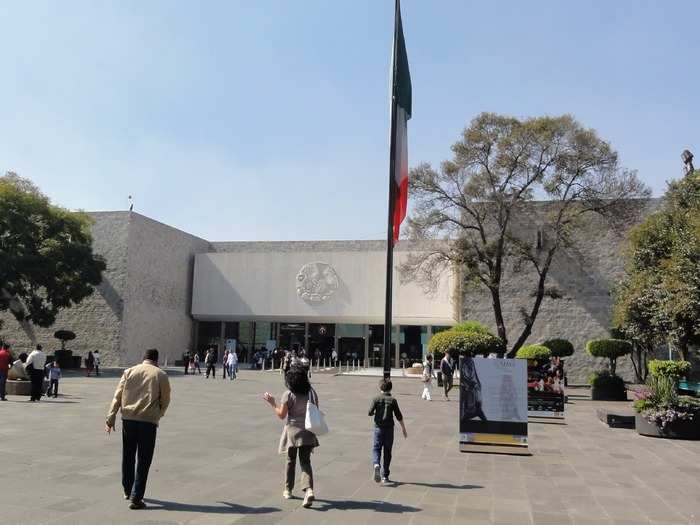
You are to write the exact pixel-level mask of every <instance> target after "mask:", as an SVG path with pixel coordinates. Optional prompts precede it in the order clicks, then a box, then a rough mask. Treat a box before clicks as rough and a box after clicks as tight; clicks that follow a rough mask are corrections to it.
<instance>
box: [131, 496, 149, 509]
mask: <svg viewBox="0 0 700 525" xmlns="http://www.w3.org/2000/svg"><path fill="white" fill-rule="evenodd" d="M129 508H130V509H131V510H141V509H145V508H146V504H145V503H144V502H143V500H140V499H139V500H134V501H132V502H131V505H129Z"/></svg>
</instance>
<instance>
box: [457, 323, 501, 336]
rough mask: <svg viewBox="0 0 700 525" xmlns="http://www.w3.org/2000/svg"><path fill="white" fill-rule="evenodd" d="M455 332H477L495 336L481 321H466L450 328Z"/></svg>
mask: <svg viewBox="0 0 700 525" xmlns="http://www.w3.org/2000/svg"><path fill="white" fill-rule="evenodd" d="M450 330H452V331H453V332H476V333H477V334H488V335H493V334H492V333H491V331H490V330H489V329H488V328H487V327H486V326H484V325H483V324H481V323H480V322H479V321H464V322H462V323H459V324H456V325H454V326H453V327H452V328H450Z"/></svg>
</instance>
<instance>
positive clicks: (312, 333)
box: [308, 323, 335, 362]
mask: <svg viewBox="0 0 700 525" xmlns="http://www.w3.org/2000/svg"><path fill="white" fill-rule="evenodd" d="M334 344H335V325H334V324H324V323H313V324H310V325H309V349H308V350H309V351H308V357H309V358H311V359H313V360H314V361H318V360H319V359H321V360H324V359H325V360H326V361H327V362H328V361H330V360H331V352H333V345H334Z"/></svg>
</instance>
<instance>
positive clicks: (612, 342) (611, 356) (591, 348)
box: [586, 339, 632, 376]
mask: <svg viewBox="0 0 700 525" xmlns="http://www.w3.org/2000/svg"><path fill="white" fill-rule="evenodd" d="M631 351H632V343H630V342H629V341H624V340H622V339H594V340H592V341H588V342H587V343H586V352H588V354H589V355H590V356H593V357H602V358H605V359H607V360H608V361H609V362H610V374H611V375H613V376H614V375H615V369H616V366H617V360H618V358H620V357H622V356H624V355H627V354H629V353H630V352H631Z"/></svg>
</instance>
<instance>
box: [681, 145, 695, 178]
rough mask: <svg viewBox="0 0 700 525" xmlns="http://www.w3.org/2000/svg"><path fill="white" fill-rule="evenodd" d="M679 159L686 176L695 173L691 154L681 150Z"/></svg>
mask: <svg viewBox="0 0 700 525" xmlns="http://www.w3.org/2000/svg"><path fill="white" fill-rule="evenodd" d="M681 159H683V171H684V172H685V174H686V175H690V174H691V173H693V172H694V171H695V167H693V154H692V153H691V152H690V151H689V150H687V149H686V150H683V153H681Z"/></svg>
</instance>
